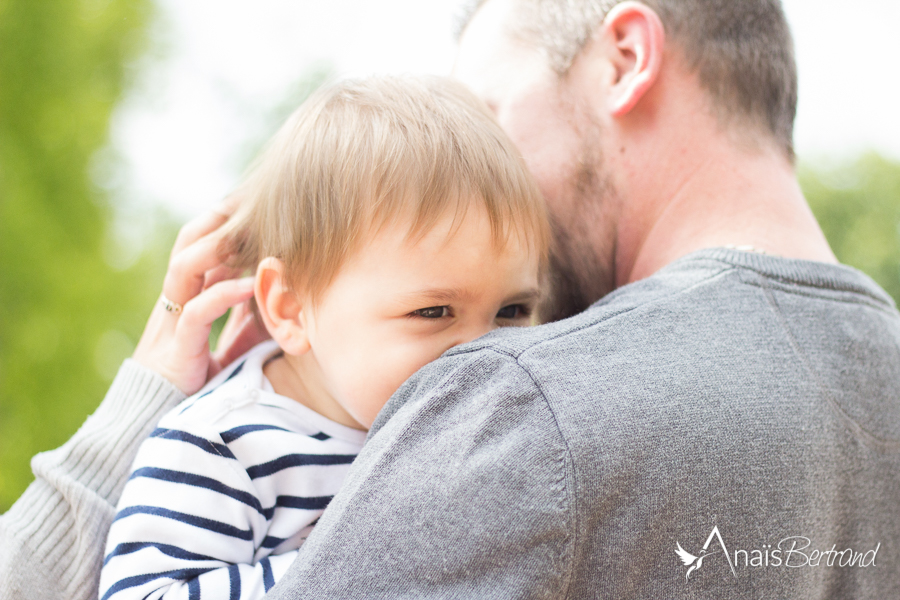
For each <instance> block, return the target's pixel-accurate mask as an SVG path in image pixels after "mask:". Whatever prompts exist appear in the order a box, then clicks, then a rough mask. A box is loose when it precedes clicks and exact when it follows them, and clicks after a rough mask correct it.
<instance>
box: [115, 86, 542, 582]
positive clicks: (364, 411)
mask: <svg viewBox="0 0 900 600" xmlns="http://www.w3.org/2000/svg"><path fill="white" fill-rule="evenodd" d="M241 195H242V196H243V198H244V201H243V204H242V205H241V207H240V208H239V209H238V211H237V213H236V214H235V215H234V216H233V217H232V219H231V220H230V222H229V223H228V224H226V226H225V230H224V232H223V236H224V237H223V253H227V254H228V255H229V256H232V257H233V260H234V262H235V263H236V266H238V267H244V268H248V269H255V270H256V289H255V302H256V308H257V311H258V317H259V318H260V319H261V320H262V322H263V323H264V324H265V326H266V328H267V329H268V331H269V333H270V334H271V336H272V341H270V342H267V343H264V344H261V345H259V346H257V347H256V348H254V349H253V350H251V351H250V352H248V353H247V354H246V355H245V356H244V357H243V358H241V359H239V360H238V361H236V362H235V363H234V364H233V365H232V366H231V367H229V368H228V369H226V370H225V371H223V372H222V373H220V374H219V375H218V376H217V377H215V378H214V379H213V380H212V381H211V382H210V383H209V384H208V385H207V386H206V387H205V388H204V389H203V390H201V391H200V392H199V393H198V394H196V395H195V396H193V397H191V398H188V399H187V400H185V401H184V402H183V403H182V404H181V405H179V406H178V407H176V408H175V409H174V410H173V411H172V412H170V413H169V414H167V415H166V416H165V417H163V418H162V420H161V421H160V423H159V426H158V428H157V429H156V430H155V431H154V432H153V433H152V434H151V435H150V437H149V438H148V439H147V440H146V441H145V442H144V443H143V444H142V445H141V448H140V450H139V452H138V455H137V458H136V459H135V463H134V465H133V468H132V473H131V477H130V478H129V480H128V483H127V484H126V486H125V489H124V492H123V494H122V497H121V500H120V501H119V505H118V509H117V510H118V513H117V515H116V518H115V520H114V522H113V524H112V527H111V529H110V532H109V538H108V541H107V548H106V558H105V560H104V567H103V572H102V576H101V580H100V596H101V598H102V599H103V600H107V599H109V598H113V599H115V600H121V599H124V598H135V599H145V598H147V599H155V598H163V597H164V598H186V599H194V598H197V599H199V598H201V597H202V598H204V599H207V600H209V599H216V598H223V599H224V598H260V597H262V596H263V595H264V594H265V593H266V592H267V591H268V590H269V589H270V588H271V587H272V586H273V585H274V584H275V582H276V581H277V580H278V578H279V577H280V576H281V575H282V574H283V573H284V572H285V571H286V570H287V568H288V566H289V565H290V564H291V562H292V561H293V560H294V558H295V557H296V556H297V553H298V548H299V547H300V546H301V544H302V543H303V541H304V540H305V539H306V537H307V536H308V535H309V534H310V532H311V530H312V528H313V526H314V525H315V522H316V520H317V519H318V517H319V515H320V514H321V513H322V511H323V510H324V509H325V507H326V506H327V505H328V503H329V501H330V500H331V498H332V497H333V495H334V494H335V493H336V492H337V491H338V489H339V488H340V485H341V482H342V480H343V479H344V477H345V475H346V473H347V470H348V469H349V468H350V463H351V462H352V461H353V459H354V457H355V456H356V454H357V453H358V452H359V450H360V448H361V447H362V444H363V441H364V439H365V436H366V430H367V429H368V428H369V427H370V426H371V424H372V422H373V420H374V419H375V416H376V415H377V414H378V412H379V410H381V408H382V407H383V406H384V404H385V403H386V402H387V400H388V399H389V398H390V396H391V395H392V394H393V393H394V392H395V391H396V390H397V388H398V387H399V386H400V385H401V384H402V383H403V382H404V381H405V380H406V379H407V378H408V377H409V376H410V375H412V374H413V373H414V372H415V371H416V370H417V369H419V368H420V367H422V366H423V365H424V364H426V363H427V362H429V361H432V360H435V359H436V358H438V357H439V356H440V355H441V354H442V353H443V352H444V351H446V350H447V349H449V348H451V347H452V346H455V345H457V344H461V343H464V342H467V341H470V340H472V339H474V338H477V337H479V336H481V335H483V334H485V333H487V332H489V331H491V330H492V329H494V328H496V327H499V326H503V325H527V324H529V323H530V322H531V320H532V314H533V310H534V307H535V304H536V302H537V299H538V298H537V297H538V285H539V279H540V272H541V270H542V267H543V264H544V262H545V259H546V255H547V244H548V239H549V234H548V226H547V223H546V217H545V214H544V207H543V202H542V199H541V197H540V194H539V192H538V190H537V189H536V187H535V185H534V183H533V181H532V179H531V177H530V175H529V174H528V172H527V169H526V168H525V166H524V164H523V162H522V160H521V158H520V157H519V155H518V153H517V152H516V150H515V148H514V147H513V146H512V144H511V143H510V142H509V140H508V139H507V138H506V136H505V134H504V133H503V131H502V130H501V129H500V127H499V126H498V125H497V124H496V122H495V121H494V119H493V118H492V116H491V115H490V114H489V112H488V111H487V109H486V108H485V107H484V106H483V105H482V104H481V103H480V101H479V100H477V99H476V98H475V97H474V96H472V95H471V94H470V93H469V92H468V91H466V90H465V89H464V88H462V87H461V86H460V85H459V84H455V83H452V82H450V81H448V80H443V79H437V78H434V79H431V78H429V79H411V78H374V79H369V80H364V81H357V82H345V83H341V84H339V85H335V86H332V87H329V88H326V89H323V90H320V91H319V92H317V93H316V94H315V95H314V96H313V97H312V98H311V99H310V100H308V101H307V102H306V103H304V104H303V106H301V107H300V108H299V109H298V111H297V112H296V113H295V114H294V115H293V116H292V117H291V118H290V119H289V120H288V122H287V123H286V124H285V125H284V127H283V128H282V129H281V131H279V133H278V134H277V135H276V136H275V138H274V139H273V141H272V142H271V145H270V147H269V149H268V150H267V151H266V153H265V154H264V155H263V157H262V159H261V160H260V162H259V163H258V164H257V165H256V167H255V168H254V170H253V171H252V173H251V175H250V176H249V177H248V179H247V181H246V182H245V183H244V185H243V187H242V194H241Z"/></svg>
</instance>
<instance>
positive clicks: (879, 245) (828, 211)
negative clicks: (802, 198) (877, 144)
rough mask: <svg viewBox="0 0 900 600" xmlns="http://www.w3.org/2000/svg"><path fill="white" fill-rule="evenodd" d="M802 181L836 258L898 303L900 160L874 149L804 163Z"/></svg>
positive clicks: (899, 278)
mask: <svg viewBox="0 0 900 600" xmlns="http://www.w3.org/2000/svg"><path fill="white" fill-rule="evenodd" d="M799 177H800V185H801V186H802V187H803V191H804V193H805V194H806V198H807V200H809V204H810V206H811V207H812V210H813V213H815V215H816V218H817V219H818V220H819V223H820V224H821V225H822V230H823V231H824V232H825V237H827V238H828V242H829V243H830V244H831V248H832V250H834V253H835V254H836V255H837V257H838V259H839V260H840V261H841V262H842V263H844V264H847V265H850V266H852V267H856V268H857V269H859V270H861V271H863V272H865V273H866V274H867V275H869V276H870V277H872V278H873V279H874V280H875V281H877V282H878V283H879V284H880V285H881V287H883V288H884V289H885V290H886V291H887V292H888V293H889V294H890V295H891V296H893V297H894V301H895V302H898V303H900V163H898V162H892V161H890V160H887V159H885V158H883V157H880V156H878V155H876V154H867V155H864V156H862V157H860V158H858V159H857V160H855V161H849V162H846V163H843V164H838V165H831V166H827V167H825V166H816V167H814V166H811V165H803V166H802V167H801V168H800V169H799Z"/></svg>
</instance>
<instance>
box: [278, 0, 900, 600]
mask: <svg viewBox="0 0 900 600" xmlns="http://www.w3.org/2000/svg"><path fill="white" fill-rule="evenodd" d="M455 74H456V76H457V77H460V78H461V79H462V80H463V81H465V82H466V83H468V84H469V85H470V86H471V87H472V88H473V89H474V90H475V91H476V92H478V93H479V94H480V95H481V96H482V97H483V98H484V99H485V101H486V102H487V103H488V105H489V106H490V107H491V108H492V109H493V110H494V112H495V114H496V115H497V118H498V119H499V120H500V122H501V124H502V125H503V126H504V128H505V129H506V130H507V132H508V133H509V134H510V135H511V136H512V137H513V141H514V142H516V144H517V145H518V147H519V148H520V150H521V151H522V153H523V155H524V156H525V158H526V160H527V162H528V164H529V166H530V168H531V169H532V171H533V172H534V174H535V176H536V177H537V178H538V181H539V183H540V184H541V187H542V190H543V192H544V194H545V196H546V198H547V201H548V204H549V206H550V209H551V212H552V214H553V216H554V221H555V224H556V226H557V233H558V254H557V257H556V275H557V277H556V279H555V282H554V283H555V290H554V291H555V294H554V298H553V301H552V302H551V305H550V307H549V310H548V314H549V315H551V316H552V317H553V318H561V317H566V316H569V315H572V314H575V313H580V314H577V316H575V317H573V318H571V319H568V320H565V321H561V322H559V323H555V324H553V325H550V326H545V327H542V328H538V329H535V330H531V331H525V332H502V333H500V334H498V335H493V336H488V337H487V338H484V339H483V340H482V341H481V342H480V343H476V344H474V345H470V346H468V347H466V348H465V349H462V350H458V351H452V352H450V353H449V354H448V355H447V356H446V357H445V358H444V359H442V360H441V361H439V362H438V363H436V364H434V365H432V366H431V367H429V368H426V369H424V370H423V371H421V372H420V373H419V374H418V375H417V376H415V377H413V379H412V380H410V381H409V382H408V383H407V384H406V386H405V387H404V388H402V389H401V391H400V392H399V393H398V395H397V396H395V398H394V399H393V400H392V401H391V402H390V403H389V404H388V406H387V407H386V409H385V411H384V412H383V413H382V414H381V415H380V416H379V419H378V421H377V422H376V424H375V427H374V428H373V429H372V432H371V433H370V437H369V441H368V445H367V447H366V448H365V449H364V451H363V453H362V454H361V455H360V458H359V461H358V463H357V464H356V465H355V467H354V472H353V473H352V475H351V476H350V479H349V482H348V484H347V485H346V487H345V488H344V489H343V491H342V493H341V494H339V495H338V496H337V497H336V498H335V500H334V501H333V503H332V504H331V506H330V507H329V510H328V511H327V512H326V514H325V516H323V518H322V519H321V521H320V523H319V525H318V528H317V531H316V532H315V533H314V534H313V536H312V537H311V538H310V539H309V540H308V542H307V545H306V546H305V547H304V548H303V550H302V552H301V557H300V559H299V560H298V561H297V562H296V563H295V564H294V565H293V568H292V571H290V572H289V573H288V575H287V576H286V577H285V579H284V580H282V582H281V583H280V584H279V585H278V586H277V587H276V590H275V592H273V593H272V596H273V597H275V598H301V597H306V596H309V595H312V594H315V593H319V594H320V595H324V596H328V597H330V596H345V595H346V596H351V597H365V596H375V597H382V596H383V597H395V596H424V597H431V596H434V597H451V596H452V597H554V598H555V597H568V598H594V597H610V598H625V597H633V598H670V597H686V598H692V597H704V598H736V597H748V598H750V597H752V598H759V597H771V598H835V597H841V598H864V597H865V598H881V597H893V596H897V594H898V593H900V525H898V519H897V517H898V516H900V495H898V491H900V454H898V450H900V406H898V403H897V402H896V401H895V400H894V398H895V397H894V392H893V390H894V389H896V386H897V384H898V383H900V361H898V358H900V355H898V347H900V345H898V342H900V319H898V315H897V313H896V311H895V310H894V308H893V306H892V303H891V301H890V299H889V298H888V297H887V296H886V295H885V294H884V293H883V292H882V291H881V290H880V289H879V288H878V287H877V286H876V285H874V283H872V282H871V281H870V280H868V279H867V278H866V277H864V276H863V275H861V274H859V273H857V272H854V271H852V270H850V269H847V268H843V267H840V266H837V265H836V262H837V261H836V259H835V257H834V255H833V254H832V252H831V250H830V249H829V247H828V244H827V243H826V241H825V239H824V236H823V235H822V233H821V230H820V229H819V227H818V225H817V223H816V221H815V219H814V218H813V216H812V214H811V212H810V210H809V208H808V206H807V205H806V202H805V200H804V198H803V196H802V193H801V191H800V189H799V186H798V184H797V182H796V179H795V177H794V173H793V165H792V161H793V151H792V124H793V118H794V112H795V105H796V76H795V67H794V61H793V52H792V46H791V40H790V35H789V32H788V28H787V25H786V23H785V20H784V16H783V14H782V11H781V7H780V5H779V3H778V2H777V1H772V0H746V1H743V2H734V0H653V1H652V2H646V3H636V2H621V3H615V2H609V3H602V2H590V1H579V0H574V1H571V2H561V1H553V2H551V1H541V0H487V1H486V2H483V3H481V5H480V6H479V7H478V10H477V12H475V14H474V16H473V17H471V20H470V21H469V22H468V24H467V26H466V27H465V28H464V30H463V33H462V36H461V43H460V50H459V55H458V60H457V64H456V68H455ZM729 246H730V247H731V248H740V249H741V250H735V249H727V247H729ZM626 284H630V285H626ZM614 288H620V289H618V291H616V292H615V293H613V294H610V295H608V296H606V297H605V298H604V299H603V300H602V301H601V302H600V303H598V304H594V305H593V306H591V307H590V308H588V306H589V305H590V304H591V303H593V302H594V301H596V300H598V299H599V298H601V297H603V296H604V295H605V294H607V292H610V291H611V290H613V289H614ZM584 309H587V310H584ZM582 311H583V312H582Z"/></svg>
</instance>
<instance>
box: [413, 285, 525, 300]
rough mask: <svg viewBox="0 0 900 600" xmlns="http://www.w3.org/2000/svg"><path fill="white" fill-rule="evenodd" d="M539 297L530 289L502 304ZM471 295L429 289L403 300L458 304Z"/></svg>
mask: <svg viewBox="0 0 900 600" xmlns="http://www.w3.org/2000/svg"><path fill="white" fill-rule="evenodd" d="M540 295H541V292H540V290H538V289H537V288H531V289H528V290H525V291H522V292H519V293H517V294H514V295H512V296H510V297H508V298H506V299H504V301H503V303H504V304H517V303H520V302H529V301H532V300H536V299H537V298H538V297H539V296H540ZM471 296H472V294H471V293H470V292H469V291H468V290H465V289H459V288H430V289H423V290H416V291H415V292H409V293H406V294H403V299H404V300H410V301H417V302H418V301H422V300H427V301H430V302H439V303H450V302H459V301H461V300H467V299H469V298H471Z"/></svg>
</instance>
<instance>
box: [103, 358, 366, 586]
mask: <svg viewBox="0 0 900 600" xmlns="http://www.w3.org/2000/svg"><path fill="white" fill-rule="evenodd" d="M276 352H278V346H277V345H275V344H274V343H273V342H267V343H265V344H260V345H259V346H257V347H256V348H254V349H253V350H251V351H250V352H249V353H247V355H245V356H244V357H243V358H242V359H240V360H238V361H236V362H235V364H234V366H233V367H231V368H229V369H227V370H226V371H224V372H222V373H220V374H219V375H218V376H217V377H216V378H214V379H213V381H211V382H210V383H209V384H208V385H207V386H206V387H205V388H204V389H203V390H201V391H200V392H199V393H198V394H196V395H195V396H192V397H191V398H188V399H187V400H185V401H184V402H183V403H182V404H180V405H179V406H177V407H176V408H175V409H174V410H173V411H172V412H170V413H168V414H167V415H166V416H164V417H163V418H162V419H161V420H160V422H159V426H158V428H157V429H156V430H155V431H154V432H153V433H152V434H151V435H150V437H149V438H148V439H147V440H146V441H144V442H143V444H142V445H141V447H140V450H139V451H138V454H137V457H136V459H135V462H134V465H133V466H132V472H131V477H130V478H129V480H128V483H127V484H126V485H125V489H124V491H123V493H122V497H121V499H120V501H119V505H118V507H117V514H116V517H115V520H114V521H113V523H112V526H111V527H110V531H109V537H108V539H107V545H106V556H105V558H104V563H103V571H102V574H101V578H100V598H101V599H102V600H107V599H114V600H125V599H128V598H134V599H138V600H143V599H156V598H167V599H169V598H185V599H188V600H193V599H195V598H196V599H199V598H201V594H202V598H204V600H207V599H210V598H227V599H235V600H237V599H248V598H261V597H262V596H263V595H264V594H265V593H266V592H267V591H268V590H269V589H270V588H271V587H272V586H273V585H274V584H275V582H276V581H277V580H278V578H279V577H280V576H281V575H282V574H283V573H284V572H285V571H286V570H287V568H288V567H289V566H290V564H291V562H292V561H293V559H294V557H295V556H296V555H297V548H299V547H300V545H301V544H302V543H303V541H304V540H305V539H306V537H307V536H308V535H309V533H310V531H311V530H312V528H313V526H314V525H315V522H316V520H317V519H318V518H319V515H321V514H322V511H323V510H324V509H325V507H326V506H327V505H328V503H329V501H330V500H331V498H332V497H333V496H334V494H335V493H336V492H337V491H338V488H339V487H340V485H341V482H342V481H343V480H344V477H345V475H346V473H347V470H348V469H349V468H350V463H351V462H352V461H353V459H354V458H355V456H356V454H357V453H358V452H359V450H360V448H361V447H362V444H363V441H364V439H365V436H366V433H365V432H364V431H359V430H356V429H351V428H349V427H345V426H343V425H340V424H338V423H335V422H334V421H331V420H329V419H327V418H325V417H323V416H322V415H320V414H318V413H316V412H314V411H312V410H310V409H308V408H306V407H305V406H303V405H302V404H300V403H298V402H296V401H294V400H291V399H289V398H286V397H284V396H279V395H278V394H276V393H274V391H273V390H272V387H271V384H269V382H268V380H267V379H266V378H265V377H264V376H263V371H262V368H263V365H264V364H265V362H266V360H268V359H269V358H270V357H271V356H272V355H274V354H275V353H276Z"/></svg>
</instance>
